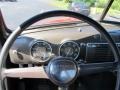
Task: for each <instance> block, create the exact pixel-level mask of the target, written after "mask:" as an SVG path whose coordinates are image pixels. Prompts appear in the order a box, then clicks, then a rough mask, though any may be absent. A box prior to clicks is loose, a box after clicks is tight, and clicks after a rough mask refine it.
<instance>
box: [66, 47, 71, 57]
mask: <svg viewBox="0 0 120 90" xmlns="http://www.w3.org/2000/svg"><path fill="white" fill-rule="evenodd" d="M70 51H71V48H70V49H69V50H68V52H67V54H66V57H67V56H68V55H69V53H70Z"/></svg>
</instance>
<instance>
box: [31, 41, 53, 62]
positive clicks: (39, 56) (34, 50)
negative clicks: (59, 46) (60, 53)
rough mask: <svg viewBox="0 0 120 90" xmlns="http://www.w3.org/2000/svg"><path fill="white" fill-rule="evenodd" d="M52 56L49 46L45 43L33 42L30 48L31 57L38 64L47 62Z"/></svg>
mask: <svg viewBox="0 0 120 90" xmlns="http://www.w3.org/2000/svg"><path fill="white" fill-rule="evenodd" d="M51 54H52V48H51V45H50V44H49V43H48V42H46V41H40V40H39V41H35V42H34V43H33V45H32V47H31V56H32V58H33V59H35V60H37V61H39V62H45V61H48V60H49V59H50V57H51Z"/></svg>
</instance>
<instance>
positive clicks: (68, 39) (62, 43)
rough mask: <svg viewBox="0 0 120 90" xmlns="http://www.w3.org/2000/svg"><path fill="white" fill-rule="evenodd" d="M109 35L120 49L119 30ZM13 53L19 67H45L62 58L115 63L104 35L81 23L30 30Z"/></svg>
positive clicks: (12, 58) (17, 41)
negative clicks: (52, 60)
mask: <svg viewBox="0 0 120 90" xmlns="http://www.w3.org/2000/svg"><path fill="white" fill-rule="evenodd" d="M109 33H110V35H111V36H112V38H113V39H114V41H115V42H116V45H117V46H118V48H120V31H119V29H117V30H114V31H111V30H110V31H109ZM9 54H10V58H11V61H12V62H13V63H16V64H45V63H47V62H49V60H51V59H52V58H53V57H58V56H59V57H68V58H71V59H73V60H76V61H77V62H78V63H81V62H84V63H98V62H110V61H114V56H113V53H112V51H111V48H110V47H109V45H108V44H107V42H106V40H105V39H104V38H103V36H102V35H101V34H99V33H98V32H97V31H96V30H95V29H94V28H93V27H91V26H89V25H87V26H86V25H82V26H81V24H80V25H79V24H72V25H67V26H59V27H58V26H56V27H55V26H54V27H46V28H37V29H34V30H33V29H32V30H26V31H24V32H23V33H22V34H21V35H20V36H19V37H18V38H17V39H16V41H15V42H14V44H13V45H12V47H11V49H10V51H9Z"/></svg>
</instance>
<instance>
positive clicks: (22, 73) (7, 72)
mask: <svg viewBox="0 0 120 90" xmlns="http://www.w3.org/2000/svg"><path fill="white" fill-rule="evenodd" d="M2 75H3V78H5V77H12V78H46V79H47V78H48V76H47V74H46V72H45V69H44V67H28V68H13V69H4V70H3V71H2Z"/></svg>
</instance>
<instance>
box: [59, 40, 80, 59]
mask: <svg viewBox="0 0 120 90" xmlns="http://www.w3.org/2000/svg"><path fill="white" fill-rule="evenodd" d="M79 53H80V48H79V45H78V44H77V43H76V42H74V41H66V42H64V43H63V44H61V46H60V48H59V55H60V56H62V57H69V58H72V59H74V60H75V59H77V58H78V56H79Z"/></svg>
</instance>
